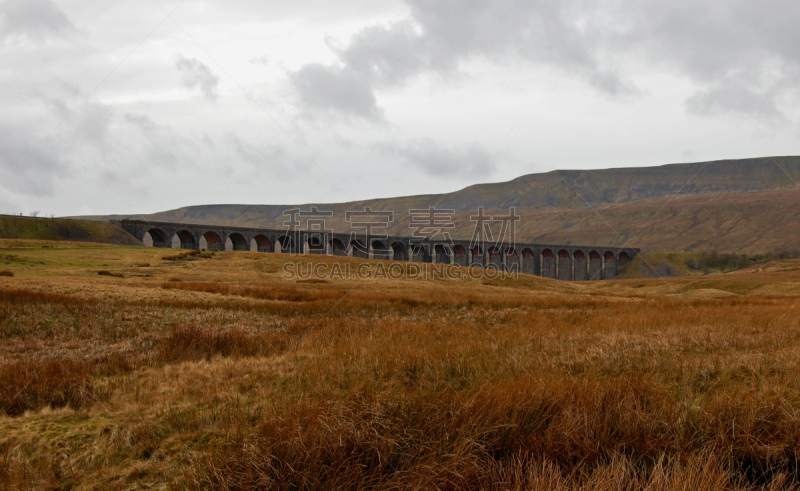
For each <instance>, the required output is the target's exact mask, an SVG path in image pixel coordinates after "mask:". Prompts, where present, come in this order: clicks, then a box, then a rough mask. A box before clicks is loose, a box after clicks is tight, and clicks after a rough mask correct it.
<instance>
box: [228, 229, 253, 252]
mask: <svg viewBox="0 0 800 491" xmlns="http://www.w3.org/2000/svg"><path fill="white" fill-rule="evenodd" d="M225 250H226V251H249V250H250V244H248V243H247V239H245V238H244V235H242V234H240V233H238V232H234V233H232V234H230V235H228V238H227V240H226V241H225Z"/></svg>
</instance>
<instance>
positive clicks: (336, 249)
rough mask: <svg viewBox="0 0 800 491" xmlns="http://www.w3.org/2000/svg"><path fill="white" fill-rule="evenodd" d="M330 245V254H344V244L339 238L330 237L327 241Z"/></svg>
mask: <svg viewBox="0 0 800 491" xmlns="http://www.w3.org/2000/svg"><path fill="white" fill-rule="evenodd" d="M328 244H329V246H330V251H331V255H333V256H346V255H347V250H346V248H345V246H344V242H342V241H341V240H339V239H331V240H330V241H329V242H328Z"/></svg>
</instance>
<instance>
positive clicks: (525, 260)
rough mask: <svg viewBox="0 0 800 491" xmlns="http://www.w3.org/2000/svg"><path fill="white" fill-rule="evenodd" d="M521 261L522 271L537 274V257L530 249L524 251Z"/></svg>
mask: <svg viewBox="0 0 800 491" xmlns="http://www.w3.org/2000/svg"><path fill="white" fill-rule="evenodd" d="M520 261H521V262H522V264H521V270H522V272H523V273H525V274H536V256H535V255H534V253H533V250H531V248H530V247H526V248H524V249H522V252H521V257H520Z"/></svg>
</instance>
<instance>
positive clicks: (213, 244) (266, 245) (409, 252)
mask: <svg viewBox="0 0 800 491" xmlns="http://www.w3.org/2000/svg"><path fill="white" fill-rule="evenodd" d="M119 224H120V226H121V227H122V228H123V229H124V230H125V231H127V232H128V233H130V234H131V235H133V236H134V237H136V238H137V239H139V240H142V241H145V238H146V236H148V235H149V237H150V238H151V239H152V244H153V247H168V248H169V247H172V248H181V249H200V248H201V242H205V248H206V249H208V250H225V249H229V250H234V251H257V252H271V253H293V254H327V255H332V256H350V257H360V258H365V259H388V260H392V261H415V262H424V263H443V264H455V265H459V266H470V267H481V268H496V269H498V270H503V271H515V270H516V271H519V272H521V273H526V274H531V275H536V276H543V277H545V278H553V279H559V280H563V281H591V280H602V279H612V278H615V277H616V275H617V268H618V267H619V266H622V265H624V264H626V263H627V262H629V261H630V260H631V259H633V257H634V256H636V254H638V253H639V249H635V248H630V247H625V248H619V247H601V246H575V245H569V246H564V245H552V244H532V243H519V242H517V243H514V244H505V243H500V244H486V247H485V248H481V247H480V246H477V245H472V247H470V246H471V244H470V241H468V240H467V241H464V240H453V241H451V242H448V241H445V240H420V239H415V238H413V237H408V236H390V237H388V238H387V237H386V236H383V237H381V238H373V237H365V236H364V235H356V234H342V233H330V232H325V233H323V232H315V231H287V230H275V229H259V228H246V227H229V226H216V225H198V224H185V223H168V222H149V221H144V220H122V221H120V222H119ZM226 244H227V247H226ZM484 249H485V250H484Z"/></svg>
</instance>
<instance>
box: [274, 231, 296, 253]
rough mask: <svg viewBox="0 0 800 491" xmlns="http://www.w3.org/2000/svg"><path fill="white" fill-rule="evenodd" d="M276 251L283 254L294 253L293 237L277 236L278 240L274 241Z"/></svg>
mask: <svg viewBox="0 0 800 491" xmlns="http://www.w3.org/2000/svg"><path fill="white" fill-rule="evenodd" d="M275 246H276V251H275V252H280V253H283V254H292V253H294V239H292V237H290V236H288V235H282V236H280V237H278V240H277V241H276V242H275Z"/></svg>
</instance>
